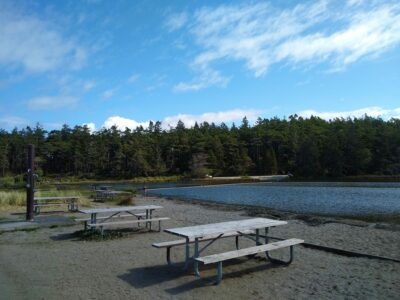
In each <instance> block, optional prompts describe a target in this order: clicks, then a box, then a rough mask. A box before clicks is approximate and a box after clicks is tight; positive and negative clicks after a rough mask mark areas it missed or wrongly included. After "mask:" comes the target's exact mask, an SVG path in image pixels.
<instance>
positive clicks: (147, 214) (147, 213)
mask: <svg viewBox="0 0 400 300" xmlns="http://www.w3.org/2000/svg"><path fill="white" fill-rule="evenodd" d="M148 218H149V210H148V209H146V220H147V219H148ZM148 225H149V222H146V228H147V227H148Z"/></svg>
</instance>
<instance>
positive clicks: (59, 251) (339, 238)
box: [0, 196, 400, 299]
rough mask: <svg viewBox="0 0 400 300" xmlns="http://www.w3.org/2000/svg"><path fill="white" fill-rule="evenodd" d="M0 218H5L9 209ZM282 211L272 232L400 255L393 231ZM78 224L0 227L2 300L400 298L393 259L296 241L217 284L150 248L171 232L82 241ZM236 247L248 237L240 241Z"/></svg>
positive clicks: (234, 214) (215, 210) (237, 264)
mask: <svg viewBox="0 0 400 300" xmlns="http://www.w3.org/2000/svg"><path fill="white" fill-rule="evenodd" d="M135 204H136V205H140V204H157V205H161V206H163V207H164V209H163V210H160V211H159V213H158V215H160V216H168V217H170V218H171V220H169V221H167V222H165V223H164V225H163V227H164V228H173V227H181V226H189V225H196V224H206V223H216V222H223V221H229V220H239V219H245V218H249V217H254V216H264V217H271V215H268V212H266V211H257V210H255V209H253V210H251V209H246V208H241V207H239V208H238V207H229V206H222V205H214V204H205V205H202V204H199V203H197V202H185V201H180V200H174V199H166V198H158V197H147V198H146V199H145V198H143V197H141V196H140V197H139V196H138V197H136V198H135ZM102 206H106V205H105V204H102ZM1 214H2V217H3V218H5V217H7V212H2V213H1ZM62 215H66V216H68V217H71V218H73V217H78V216H79V217H81V215H80V214H78V213H64V214H62ZM286 217H288V218H286V219H288V225H285V226H279V227H276V228H273V229H272V230H271V235H273V236H275V237H280V238H291V237H295V238H301V239H304V240H305V241H306V242H309V243H315V244H318V245H324V246H329V247H337V248H341V249H345V250H350V251H356V252H362V253H367V254H372V255H379V256H385V257H391V258H395V259H400V251H399V249H400V231H398V228H396V227H392V226H384V225H382V224H374V223H363V222H358V221H357V222H345V221H340V222H336V221H334V220H325V221H321V222H306V221H304V220H300V219H298V218H296V217H293V216H291V217H290V218H289V216H286ZM284 219H285V218H284ZM82 229H83V225H82V224H72V225H69V226H52V227H44V228H39V229H36V230H31V231H26V230H17V231H12V232H2V233H1V234H0V299H172V298H173V299H240V298H242V299H310V298H311V299H396V298H397V299H398V298H399V295H400V263H396V262H392V261H385V260H379V259H369V258H361V257H348V256H343V255H338V254H334V253H329V252H326V251H321V250H316V249H310V248H307V247H303V246H298V247H296V249H295V259H294V262H293V263H292V264H291V265H289V266H286V267H285V266H276V265H272V264H270V263H269V262H268V261H267V260H266V259H265V256H262V255H258V256H257V257H256V258H252V259H248V258H240V259H236V260H232V261H229V262H227V263H225V264H224V279H223V281H222V283H221V284H220V285H218V286H215V285H212V284H211V283H210V280H207V279H213V276H215V273H216V268H215V266H214V265H211V266H210V267H206V268H204V267H202V268H201V271H202V276H203V277H204V278H206V280H200V279H198V278H196V277H195V276H194V275H193V272H192V271H191V270H190V271H183V270H182V269H181V267H182V265H181V264H178V265H177V266H173V267H171V266H168V265H167V264H166V260H165V250H164V249H156V248H153V247H151V244H152V243H154V242H161V241H167V240H174V239H175V237H174V236H172V235H170V234H167V233H164V232H157V231H153V232H148V231H147V230H146V229H143V228H142V229H140V230H137V231H135V232H123V234H122V235H123V236H121V237H118V238H112V239H107V238H106V239H104V240H87V239H83V238H82V237H81V236H80V235H79V234H77V232H79V231H80V230H82ZM241 245H242V246H243V247H244V246H246V245H247V246H250V245H252V243H251V241H249V240H246V239H243V238H242V239H241ZM233 248H234V239H224V240H221V241H219V242H218V243H214V244H213V245H212V246H211V247H210V248H208V249H207V251H206V252H205V254H208V253H210V254H211V253H218V252H221V251H227V250H233ZM285 253H286V252H285ZM274 255H280V253H276V254H274ZM173 259H174V261H177V262H182V261H183V247H179V248H176V249H174V250H173Z"/></svg>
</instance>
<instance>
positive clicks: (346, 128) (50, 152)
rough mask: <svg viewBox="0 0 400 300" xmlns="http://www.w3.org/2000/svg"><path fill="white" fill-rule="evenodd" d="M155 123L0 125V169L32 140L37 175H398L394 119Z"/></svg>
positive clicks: (17, 169)
mask: <svg viewBox="0 0 400 300" xmlns="http://www.w3.org/2000/svg"><path fill="white" fill-rule="evenodd" d="M161 125H162V124H161V122H154V123H153V122H150V123H149V126H148V127H147V128H143V127H137V128H136V129H135V130H131V129H128V128H126V129H125V130H124V131H121V130H118V128H117V127H115V126H114V127H111V128H108V129H107V128H102V129H100V130H98V131H96V132H93V133H91V132H90V130H89V128H87V127H86V126H75V127H73V128H71V127H69V126H68V125H64V126H63V127H62V129H60V130H52V131H46V130H45V129H44V128H43V127H41V126H40V125H39V124H37V125H36V126H35V127H33V128H31V127H26V128H24V129H20V130H19V129H17V128H15V129H14V130H12V131H6V130H0V176H15V175H18V174H23V173H25V172H26V145H27V144H34V145H35V147H36V165H37V172H38V173H39V174H40V175H44V176H53V175H56V176H82V177H86V178H132V177H136V176H160V175H187V176H192V177H202V176H205V175H206V174H210V175H212V176H226V175H230V176H232V175H240V176H243V175H266V174H287V173H291V174H293V175H294V176H299V177H310V178H321V177H327V178H335V177H342V176H354V175H355V176H357V175H365V174H374V175H398V174H400V120H399V119H391V120H388V121H385V120H382V119H380V118H372V117H368V116H364V117H362V118H354V119H350V118H348V119H343V118H341V119H334V120H330V121H326V120H323V119H320V118H318V117H311V118H302V117H298V116H297V115H294V116H290V117H289V118H287V119H286V118H285V119H279V118H270V119H261V118H259V119H258V120H257V122H256V123H255V124H254V125H252V126H251V125H249V122H248V120H247V119H246V118H244V119H243V120H242V122H241V124H240V125H238V126H236V125H235V124H232V125H231V126H227V125H226V124H224V123H222V124H220V125H216V124H214V123H211V124H210V123H207V122H204V123H201V124H197V123H196V124H195V126H193V127H191V128H187V127H185V124H184V123H183V122H181V121H179V122H178V124H177V126H176V127H174V128H170V129H169V130H165V129H163V128H162V126H161Z"/></svg>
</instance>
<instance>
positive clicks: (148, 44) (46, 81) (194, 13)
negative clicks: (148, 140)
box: [0, 0, 400, 131]
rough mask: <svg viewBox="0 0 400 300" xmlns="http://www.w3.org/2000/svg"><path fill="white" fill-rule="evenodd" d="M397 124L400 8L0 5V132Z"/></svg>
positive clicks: (375, 4) (92, 2)
mask: <svg viewBox="0 0 400 300" xmlns="http://www.w3.org/2000/svg"><path fill="white" fill-rule="evenodd" d="M294 114H297V115H299V116H303V117H309V116H311V115H315V116H320V117H321V118H324V119H332V118H340V117H344V118H346V117H362V116H363V115H364V114H367V115H369V116H373V117H381V118H383V119H385V120H389V119H391V118H400V2H398V1H374V0H371V1H367V0H343V1H333V0H331V1H330V0H321V1H318V0H313V1H294V0H275V1H251V0H250V1H240V0H237V1H215V0H202V1H200V0H198V1H195V0H193V1H187V0H171V1H162V0H158V1H156V0H155V1H142V0H135V1H129V0H127V1H121V0H113V1H106V0H103V1H102V0H81V1H78V0H70V1H68V0H64V1H45V0H42V1H33V0H32V1H19V0H13V1H8V0H0V128H3V129H6V130H12V129H13V128H15V127H18V128H23V127H25V126H34V125H35V124H36V123H37V122H39V123H40V124H41V125H42V126H43V127H44V128H45V129H47V130H53V129H59V128H61V126H62V125H63V124H68V125H70V126H71V127H73V126H75V125H83V124H86V125H87V126H88V127H89V128H91V130H93V131H94V130H99V129H100V128H102V127H110V126H112V125H117V126H118V127H119V128H120V129H122V130H123V129H125V127H129V128H136V126H138V125H143V126H147V124H148V122H149V121H150V120H152V121H162V124H163V126H164V128H169V127H170V126H175V125H176V123H177V121H178V120H182V121H183V122H184V123H185V125H186V126H187V127H190V126H193V125H194V123H195V122H204V121H206V122H210V123H211V122H215V123H221V122H225V123H227V124H231V123H232V122H235V123H236V124H240V122H241V120H242V118H243V117H244V116H246V117H247V118H248V119H249V120H250V122H254V121H255V120H256V119H257V117H261V118H272V117H279V118H285V117H288V116H290V115H294Z"/></svg>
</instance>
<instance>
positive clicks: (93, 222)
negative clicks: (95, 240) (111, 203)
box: [78, 205, 168, 231]
mask: <svg viewBox="0 0 400 300" xmlns="http://www.w3.org/2000/svg"><path fill="white" fill-rule="evenodd" d="M161 208H163V207H162V206H159V205H134V206H119V207H110V208H92V209H80V210H78V211H79V212H81V213H84V214H90V224H89V226H90V227H92V228H96V227H100V228H101V231H102V230H103V226H109V225H113V224H117V225H119V224H125V223H126V224H129V223H137V222H139V223H140V222H145V223H146V227H147V226H148V225H149V226H150V229H151V222H152V221H159V226H160V221H161V220H165V219H168V218H157V219H152V214H153V211H154V210H156V209H161ZM138 211H145V215H144V216H143V217H144V219H143V220H142V221H134V222H132V221H127V222H109V221H110V220H112V219H113V218H114V217H116V216H118V215H120V214H123V213H127V214H128V215H132V216H135V217H137V212H138ZM99 214H108V215H107V216H104V217H98V215H99ZM146 220H148V221H146Z"/></svg>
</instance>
